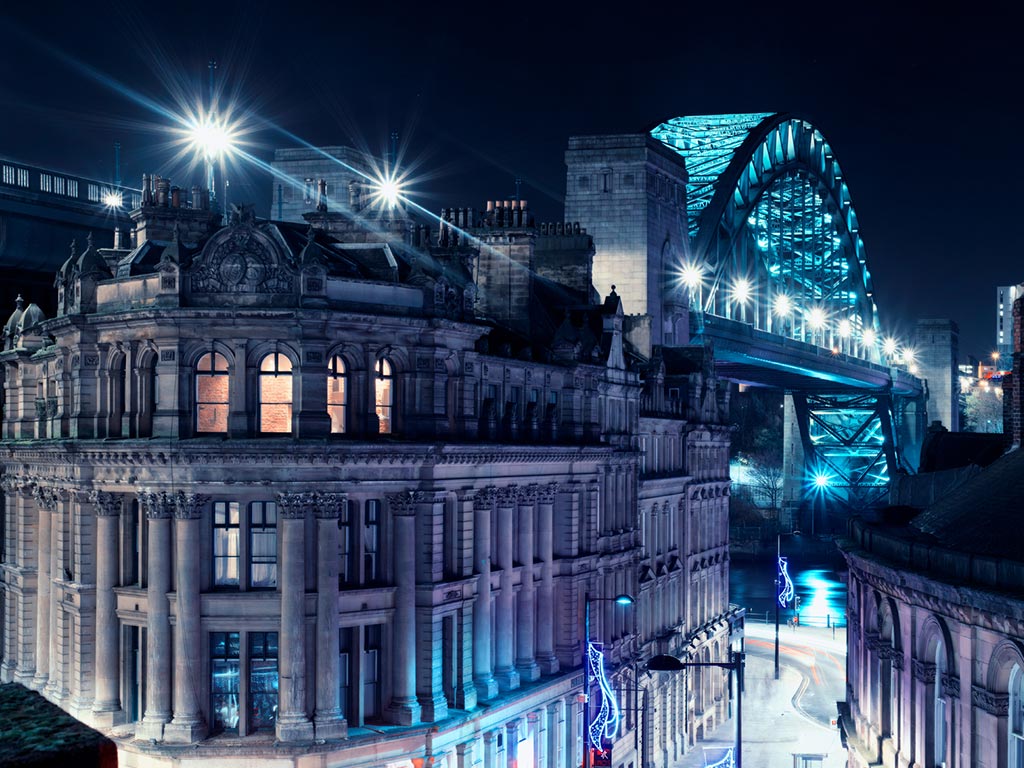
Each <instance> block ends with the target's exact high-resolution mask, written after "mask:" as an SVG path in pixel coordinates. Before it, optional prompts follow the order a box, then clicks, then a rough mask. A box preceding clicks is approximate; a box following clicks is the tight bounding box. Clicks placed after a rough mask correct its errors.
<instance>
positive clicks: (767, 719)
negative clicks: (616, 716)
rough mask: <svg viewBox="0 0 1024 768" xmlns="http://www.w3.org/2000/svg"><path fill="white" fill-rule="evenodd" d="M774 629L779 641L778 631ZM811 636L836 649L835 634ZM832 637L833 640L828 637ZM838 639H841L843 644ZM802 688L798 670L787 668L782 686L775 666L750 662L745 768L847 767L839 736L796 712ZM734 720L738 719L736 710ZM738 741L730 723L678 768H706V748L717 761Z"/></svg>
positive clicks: (755, 660)
mask: <svg viewBox="0 0 1024 768" xmlns="http://www.w3.org/2000/svg"><path fill="white" fill-rule="evenodd" d="M750 628H751V627H750V626H749V625H748V627H747V630H748V634H751V635H752V636H754V635H753V633H750V632H749V630H750ZM770 629H771V632H772V637H774V633H775V627H774V626H772V627H770ZM808 629H809V628H808ZM803 631H804V630H803V629H799V630H797V632H801V633H802V632H803ZM810 631H818V632H820V633H821V634H822V637H820V638H818V637H814V641H815V642H826V641H827V642H829V643H832V631H831V630H824V629H821V630H810ZM826 631H827V632H828V638H825V637H824V633H825V632H826ZM757 636H760V633H758V634H757ZM780 636H781V635H780ZM838 637H839V635H838V633H837V634H836V639H837V640H838ZM844 640H845V637H844ZM843 651H844V652H845V647H844V648H843ZM800 683H801V677H800V673H799V672H797V671H796V670H794V669H790V668H786V667H783V669H782V676H781V679H779V680H776V679H775V669H774V665H773V663H772V662H771V661H769V660H767V659H762V658H758V657H753V656H747V660H746V686H745V689H744V693H743V768H792V766H793V765H794V761H793V755H794V753H796V754H808V753H810V754H822V755H824V754H827V755H828V757H826V758H825V759H824V761H823V762H822V763H821V765H822V766H823V768H844V767H845V766H846V752H845V750H843V748H842V745H841V744H840V742H839V731H838V730H837V729H836V728H826V727H825V726H823V725H820V724H818V723H814V722H811V721H810V720H807V719H806V718H805V717H803V716H802V715H800V714H798V713H797V712H796V711H795V710H794V709H793V704H792V699H793V696H794V695H795V694H796V692H797V689H798V688H799V687H800ZM733 715H734V717H735V707H734V708H733ZM735 738H736V722H735V719H733V720H727V721H726V722H725V723H723V724H722V725H721V726H720V727H719V728H717V729H716V730H714V731H712V732H711V733H710V734H709V735H708V736H707V737H706V738H705V739H704V741H701V742H698V743H697V745H696V746H695V747H694V748H693V750H692V751H691V752H689V753H688V754H687V755H685V756H684V757H683V759H682V760H680V761H679V762H677V763H676V764H675V765H674V766H673V768H704V748H705V747H708V748H711V749H714V752H713V753H712V754H713V755H715V757H716V758H717V757H719V756H720V755H721V753H722V749H723V748H728V747H731V746H733V744H734V743H735ZM811 764H812V765H813V763H811ZM798 765H799V763H798Z"/></svg>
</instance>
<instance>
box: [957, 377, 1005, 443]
mask: <svg viewBox="0 0 1024 768" xmlns="http://www.w3.org/2000/svg"><path fill="white" fill-rule="evenodd" d="M964 419H965V420H966V422H967V423H966V424H965V425H964V431H965V432H988V433H999V432H1002V431H1003V390H1002V388H1001V387H991V386H978V387H974V388H972V389H971V391H970V392H968V393H967V404H966V405H965V406H964Z"/></svg>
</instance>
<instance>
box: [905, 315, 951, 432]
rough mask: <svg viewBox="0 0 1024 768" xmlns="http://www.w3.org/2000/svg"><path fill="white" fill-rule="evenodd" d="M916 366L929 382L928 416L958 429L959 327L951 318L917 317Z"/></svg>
mask: <svg viewBox="0 0 1024 768" xmlns="http://www.w3.org/2000/svg"><path fill="white" fill-rule="evenodd" d="M913 349H914V353H915V365H916V366H917V369H918V373H917V375H918V376H920V377H921V378H922V379H926V380H927V382H928V419H929V420H930V421H941V422H942V425H943V426H944V427H946V429H948V430H950V431H951V432H957V431H959V430H960V370H959V368H958V363H959V355H960V328H959V326H957V324H956V323H955V322H953V321H952V320H935V319H933V320H918V321H917V325H916V326H915V328H914V338H913Z"/></svg>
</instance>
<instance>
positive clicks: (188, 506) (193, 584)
mask: <svg viewBox="0 0 1024 768" xmlns="http://www.w3.org/2000/svg"><path fill="white" fill-rule="evenodd" d="M174 501H175V508H174V517H175V520H174V532H175V541H176V547H175V550H176V552H175V554H176V555H177V574H176V575H177V580H178V584H177V590H176V592H177V595H176V604H175V611H176V616H175V618H176V619H177V626H176V628H175V631H174V719H173V720H172V721H171V722H170V723H169V724H168V725H167V726H165V727H164V740H165V741H169V742H175V743H179V744H191V743H193V742H196V741H202V740H203V739H205V738H206V732H207V728H206V723H205V722H204V721H203V714H202V707H201V705H200V703H199V702H200V696H199V692H200V691H203V690H205V686H204V685H203V679H202V677H203V676H202V669H203V649H202V626H201V623H200V605H199V585H200V572H199V557H200V553H201V551H202V548H201V546H200V542H199V527H200V522H199V521H200V519H201V518H202V515H203V507H204V506H205V505H206V504H207V503H208V502H209V501H210V497H209V496H202V495H200V494H196V493H184V492H182V491H178V493H177V495H176V496H175V497H174Z"/></svg>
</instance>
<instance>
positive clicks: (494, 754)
mask: <svg viewBox="0 0 1024 768" xmlns="http://www.w3.org/2000/svg"><path fill="white" fill-rule="evenodd" d="M497 763H498V739H497V732H496V731H486V732H485V733H484V768H498V765H497Z"/></svg>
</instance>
